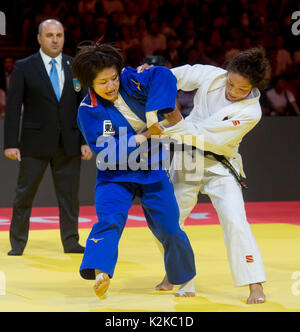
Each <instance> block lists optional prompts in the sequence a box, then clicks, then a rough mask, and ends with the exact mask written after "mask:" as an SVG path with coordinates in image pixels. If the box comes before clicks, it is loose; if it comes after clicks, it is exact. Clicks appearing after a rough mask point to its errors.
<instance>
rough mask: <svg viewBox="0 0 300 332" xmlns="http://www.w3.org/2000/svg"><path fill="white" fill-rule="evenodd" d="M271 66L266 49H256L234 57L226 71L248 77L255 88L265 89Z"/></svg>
mask: <svg viewBox="0 0 300 332" xmlns="http://www.w3.org/2000/svg"><path fill="white" fill-rule="evenodd" d="M269 65H270V64H269V61H268V59H267V57H266V52H265V49H264V48H263V47H255V48H251V49H248V50H245V51H243V52H241V53H240V54H238V55H237V56H236V57H234V58H233V59H232V60H231V61H230V62H229V64H228V65H227V67H226V70H227V71H228V72H234V73H238V74H240V75H241V76H243V77H246V78H247V79H248V80H249V81H250V83H251V85H252V86H253V87H255V88H258V89H264V88H265V87H266V85H267V79H266V74H267V70H268V68H269Z"/></svg>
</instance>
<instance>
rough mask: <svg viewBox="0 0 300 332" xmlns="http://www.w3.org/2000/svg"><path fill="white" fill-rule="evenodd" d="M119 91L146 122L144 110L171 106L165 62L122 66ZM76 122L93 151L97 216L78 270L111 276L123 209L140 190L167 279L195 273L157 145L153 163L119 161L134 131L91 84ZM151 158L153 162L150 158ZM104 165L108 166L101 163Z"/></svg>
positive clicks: (171, 81)
mask: <svg viewBox="0 0 300 332" xmlns="http://www.w3.org/2000/svg"><path fill="white" fill-rule="evenodd" d="M119 93H120V94H121V96H122V98H123V99H124V101H125V102H126V104H127V105H128V106H129V107H130V109H131V110H132V111H133V112H134V113H135V114H136V115H137V116H138V117H139V118H140V120H141V121H142V122H144V123H145V121H146V119H145V114H146V112H148V111H154V110H158V111H159V112H166V110H173V109H174V107H175V100H176V94H177V87H176V78H175V76H174V75H173V74H172V73H171V71H170V70H168V69H167V68H164V67H153V68H151V69H149V70H147V71H144V72H143V73H141V74H139V73H137V71H136V70H134V69H132V68H129V67H126V68H125V69H124V71H123V72H122V74H121V76H120V90H119ZM158 115H159V114H158ZM77 122H78V126H79V128H80V130H81V132H82V134H83V136H84V137H85V140H86V142H87V143H88V145H89V146H90V148H91V150H92V151H93V153H94V155H95V156H97V166H98V170H97V184H96V188H95V206H96V212H97V217H98V222H97V223H96V224H95V225H94V226H93V228H92V230H91V233H90V235H89V237H88V239H87V242H86V249H85V252H84V256H83V260H82V264H81V266H80V274H81V276H82V277H83V278H85V279H95V269H97V270H100V271H102V272H105V273H107V274H108V275H109V276H110V277H111V278H112V277H113V274H114V270H115V266H116V263H117V259H118V245H119V241H120V238H121V235H122V232H123V230H124V227H125V224H126V220H127V217H128V211H129V209H130V207H131V205H132V201H133V198H134V197H135V195H139V196H140V197H141V202H142V207H143V211H144V214H145V217H146V220H147V223H148V226H149V228H150V229H151V231H152V233H153V234H154V236H156V238H157V239H158V240H159V241H160V242H161V243H162V245H163V247H164V251H165V253H164V262H165V269H166V273H167V276H168V279H169V281H170V282H171V283H172V284H175V285H180V284H183V283H185V282H187V281H189V280H191V279H192V278H193V277H194V276H195V275H196V271H195V262H194V253H193V250H192V247H191V245H190V242H189V239H188V237H187V235H186V234H185V232H184V231H182V230H181V228H180V226H179V208H178V205H177V201H176V198H175V195H174V189H173V185H172V183H171V181H170V179H169V175H168V172H167V171H166V170H164V167H163V166H162V165H163V162H162V161H163V157H162V154H161V149H160V148H159V149H157V153H156V154H153V156H156V162H157V164H158V165H159V167H158V169H153V168H151V169H149V170H142V169H137V170H132V169H130V168H126V170H124V168H122V167H120V165H121V161H124V160H125V162H127V161H128V160H130V156H131V154H134V153H135V152H136V151H137V150H138V149H139V147H138V146H137V144H136V141H135V139H134V135H136V134H137V132H136V131H135V130H134V129H133V128H132V126H131V125H130V123H129V122H128V121H127V119H126V118H125V116H123V115H122V113H121V112H120V111H119V110H118V109H117V108H116V107H115V106H114V104H113V103H110V102H108V101H106V100H104V99H102V98H101V97H100V96H98V95H96V94H95V92H94V91H93V90H90V91H89V94H88V95H87V96H86V97H85V99H84V100H83V101H82V103H81V105H80V107H79V110H78V121H77ZM155 145H156V144H152V145H151V144H150V148H149V149H148V148H147V149H148V150H146V152H153V151H155ZM156 146H158V145H156ZM103 156H104V157H103ZM106 156H108V157H106ZM109 156H113V158H110V157H109ZM153 156H152V157H153ZM154 159H155V158H154ZM110 160H113V161H112V162H111V161H110ZM151 160H152V159H151ZM150 164H151V165H152V166H153V160H152V161H151V162H150ZM103 166H105V167H103ZM107 166H112V168H109V167H108V169H106V167H107ZM115 166H117V167H115Z"/></svg>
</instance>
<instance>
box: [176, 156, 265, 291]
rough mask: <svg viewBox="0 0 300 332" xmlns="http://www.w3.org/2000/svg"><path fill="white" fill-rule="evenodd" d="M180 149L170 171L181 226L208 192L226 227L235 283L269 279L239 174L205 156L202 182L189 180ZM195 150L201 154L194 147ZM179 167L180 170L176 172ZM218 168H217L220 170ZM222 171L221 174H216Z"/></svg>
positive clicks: (230, 262)
mask: <svg viewBox="0 0 300 332" xmlns="http://www.w3.org/2000/svg"><path fill="white" fill-rule="evenodd" d="M186 153H191V152H176V153H175V155H174V159H173V163H172V166H171V170H170V175H171V179H172V182H173V185H174V191H175V196H176V199H177V202H178V205H179V209H180V226H181V227H182V228H183V227H184V223H185V221H186V219H187V218H188V216H189V214H190V213H191V211H192V210H193V208H194V207H195V205H196V204H197V201H198V194H199V192H201V193H202V194H205V195H208V196H209V198H210V200H211V202H212V204H213V206H214V208H215V209H216V212H217V214H218V218H219V221H220V224H221V227H222V229H223V234H224V241H225V246H226V248H227V256H228V260H229V264H230V268H231V272H232V276H233V281H234V285H235V286H244V285H248V284H253V283H258V282H264V281H266V275H265V270H264V265H263V262H262V257H261V254H260V251H259V248H258V246H257V243H256V241H255V239H254V237H253V235H252V232H251V228H250V225H249V223H248V221H247V217H246V211H245V207H244V200H243V194H242V189H241V187H240V184H239V183H238V182H237V180H236V179H235V177H234V176H233V175H232V174H231V173H230V171H229V170H228V169H227V168H225V167H224V166H223V165H222V164H221V163H219V162H217V161H215V160H213V158H212V159H211V158H209V157H208V158H204V170H203V174H202V178H201V180H200V181H199V174H198V177H197V181H190V180H188V181H187V178H186V173H185V172H184V171H178V170H177V169H180V166H179V167H177V166H178V163H182V160H181V159H182V156H183V154H186ZM193 153H199V150H194V151H193ZM174 169H176V171H174ZM216 170H217V171H216ZM216 173H219V174H216Z"/></svg>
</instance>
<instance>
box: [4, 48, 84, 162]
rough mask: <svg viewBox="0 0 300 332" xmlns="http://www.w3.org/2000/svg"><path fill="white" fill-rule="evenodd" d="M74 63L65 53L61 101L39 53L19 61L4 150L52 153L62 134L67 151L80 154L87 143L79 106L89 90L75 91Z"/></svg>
mask: <svg viewBox="0 0 300 332" xmlns="http://www.w3.org/2000/svg"><path fill="white" fill-rule="evenodd" d="M71 64H72V58H71V57H70V56H68V55H65V54H63V56H62V65H63V69H64V75H65V83H64V87H63V91H62V94H61V99H60V101H59V102H58V101H57V99H56V96H55V93H54V90H53V88H52V85H51V81H50V79H49V76H48V73H47V71H46V68H45V66H44V63H43V60H42V57H41V55H40V53H39V52H37V53H35V54H33V55H32V56H30V57H28V58H25V59H22V60H18V61H16V63H15V68H14V72H13V74H12V77H11V81H10V87H9V90H8V95H7V105H6V116H5V128H4V129H5V135H4V149H7V148H19V149H20V150H21V156H51V155H53V154H54V153H55V151H56V148H57V145H58V141H59V138H60V134H61V135H62V142H63V146H64V149H65V153H66V154H67V155H69V156H73V155H80V153H81V151H80V146H81V145H83V144H86V143H85V141H84V139H83V136H82V135H81V133H80V130H79V129H78V127H77V108H78V106H79V104H80V102H81V100H82V99H83V97H84V96H85V94H86V91H83V90H82V89H81V90H80V91H79V92H76V91H75V88H74V84H73V77H72V72H71ZM22 104H23V106H24V115H23V121H22V126H21V128H22V131H21V137H20V141H19V127H20V116H21V108H22Z"/></svg>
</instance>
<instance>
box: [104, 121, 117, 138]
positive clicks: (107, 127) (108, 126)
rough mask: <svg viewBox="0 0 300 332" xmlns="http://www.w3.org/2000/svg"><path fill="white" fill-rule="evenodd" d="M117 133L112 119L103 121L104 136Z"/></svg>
mask: <svg viewBox="0 0 300 332" xmlns="http://www.w3.org/2000/svg"><path fill="white" fill-rule="evenodd" d="M112 135H115V129H114V127H113V124H112V122H111V121H110V120H104V121H103V136H112Z"/></svg>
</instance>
